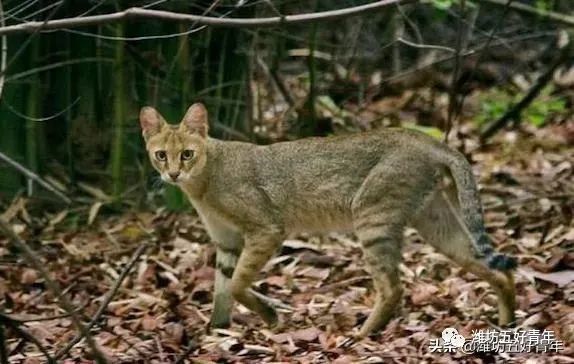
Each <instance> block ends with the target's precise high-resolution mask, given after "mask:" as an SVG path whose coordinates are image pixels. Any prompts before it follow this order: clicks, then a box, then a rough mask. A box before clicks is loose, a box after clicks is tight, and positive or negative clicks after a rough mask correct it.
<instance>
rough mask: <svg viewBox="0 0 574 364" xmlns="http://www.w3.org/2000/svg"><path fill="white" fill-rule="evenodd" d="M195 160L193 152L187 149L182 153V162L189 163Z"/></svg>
mask: <svg viewBox="0 0 574 364" xmlns="http://www.w3.org/2000/svg"><path fill="white" fill-rule="evenodd" d="M191 158H193V150H190V149H186V150H184V151H183V152H181V160H184V161H188V160H190V159H191Z"/></svg>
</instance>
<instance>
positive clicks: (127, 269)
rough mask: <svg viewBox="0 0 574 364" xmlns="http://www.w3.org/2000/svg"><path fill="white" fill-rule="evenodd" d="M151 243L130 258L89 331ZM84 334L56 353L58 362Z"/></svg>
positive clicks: (93, 318) (91, 322)
mask: <svg viewBox="0 0 574 364" xmlns="http://www.w3.org/2000/svg"><path fill="white" fill-rule="evenodd" d="M149 245H150V244H149V243H144V244H142V245H140V246H139V247H138V248H137V250H136V251H135V252H134V253H133V255H132V257H131V258H130V261H129V262H128V264H127V265H126V266H125V267H124V269H123V270H122V272H121V273H120V276H119V277H118V278H117V279H116V281H115V282H114V285H113V287H112V288H111V289H110V290H109V291H108V293H107V295H106V297H105V298H104V300H103V301H102V303H101V304H100V307H99V308H98V311H97V312H96V314H95V315H94V317H92V319H91V320H90V322H89V323H88V326H87V329H88V331H89V330H91V329H92V327H94V325H95V324H96V323H97V322H98V321H99V320H100V317H101V316H102V315H103V314H104V311H105V310H106V309H107V308H108V305H109V304H110V302H111V301H112V299H113V298H114V296H115V295H116V293H117V292H118V289H119V288H120V286H121V285H122V283H123V281H124V279H125V278H126V277H127V275H128V273H129V272H130V271H131V270H132V268H133V267H134V265H135V264H136V262H137V261H138V259H139V258H140V257H141V255H142V254H143V253H144V252H145V251H146V249H147V248H148V247H149ZM84 337H85V336H84V333H82V332H80V334H79V335H76V336H75V337H74V338H73V339H72V341H70V342H69V343H68V344H67V345H66V346H65V347H64V348H63V349H62V350H60V351H58V352H57V353H56V356H55V359H56V360H60V359H62V357H63V356H64V355H66V354H68V352H69V351H70V350H72V348H73V347H74V346H75V345H76V344H77V343H79V342H80V341H81V340H82V339H83V338H84Z"/></svg>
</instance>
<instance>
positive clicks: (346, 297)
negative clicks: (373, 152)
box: [0, 129, 574, 364]
mask: <svg viewBox="0 0 574 364" xmlns="http://www.w3.org/2000/svg"><path fill="white" fill-rule="evenodd" d="M543 130H544V129H541V130H540V135H542V136H541V137H539V138H544V135H545V134H546V133H547V131H545V130H544V131H543ZM508 133H514V132H508ZM508 133H507V134H508ZM467 137H468V136H467ZM508 137H509V136H508V135H506V134H504V135H501V137H500V139H499V140H498V141H495V142H494V143H501V142H502V143H503V144H499V145H498V148H499V149H497V148H494V147H493V146H492V145H490V146H486V147H485V148H481V149H475V150H473V151H472V157H473V160H474V162H476V164H475V167H476V172H477V175H478V177H479V182H480V185H481V193H482V197H483V202H484V209H485V219H486V222H487V228H488V231H489V233H490V234H491V236H492V237H493V240H494V241H495V243H496V245H497V246H498V249H499V250H503V251H505V252H509V253H512V254H514V255H516V256H517V257H518V259H519V261H520V268H519V269H518V271H517V272H516V274H515V278H516V286H517V306H518V307H517V308H518V311H517V317H518V323H517V324H518V326H519V327H520V328H525V329H526V328H537V329H540V330H543V329H548V330H553V331H554V332H555V333H556V336H557V338H558V339H560V340H562V341H563V342H564V343H565V344H566V349H565V350H564V351H561V352H559V353H549V354H544V355H542V354H530V353H522V354H506V355H504V356H498V358H496V357H495V356H494V354H492V353H487V354H484V355H465V354H462V353H457V354H437V353H430V352H429V349H428V348H429V340H430V339H432V338H438V337H440V333H441V331H442V330H443V329H444V328H446V327H455V328H457V329H458V330H459V332H460V333H462V334H464V335H465V336H466V337H467V338H468V337H470V335H471V333H472V331H473V330H477V329H488V328H495V327H496V324H495V323H496V299H495V296H494V294H493V292H492V291H491V290H490V288H489V286H488V285H487V284H486V283H484V282H482V281H480V280H478V279H477V278H476V277H474V276H472V275H471V274H469V273H467V272H464V271H463V270H462V269H461V268H459V267H458V266H455V265H454V264H452V263H451V262H450V261H449V260H448V259H447V258H445V257H443V256H442V255H440V254H437V253H436V252H434V251H433V249H432V248H430V247H429V246H427V245H425V244H424V243H423V242H422V240H421V239H420V237H418V235H417V234H416V232H414V231H410V230H409V231H407V232H406V243H405V246H404V254H403V257H404V262H403V264H402V265H401V271H402V280H403V284H404V286H405V294H404V299H403V305H402V306H401V307H400V308H399V309H398V312H397V316H396V317H395V318H394V319H393V320H392V321H391V322H390V323H389V324H388V325H387V327H386V328H385V329H384V330H382V331H381V332H380V333H378V334H376V335H373V336H372V337H370V338H367V339H363V340H360V341H358V340H356V339H354V338H353V334H356V333H357V332H358V328H359V327H360V325H361V323H362V322H363V321H364V320H365V319H366V317H367V315H368V313H369V312H370V310H371V307H372V304H373V302H374V292H373V289H372V284H371V282H370V278H369V276H368V274H367V273H366V271H365V265H364V263H363V261H362V259H361V251H360V244H358V242H357V241H356V239H355V238H354V237H353V236H351V235H339V234H330V235H328V236H326V237H322V238H321V239H318V238H316V237H311V236H306V235H301V236H296V237H292V238H291V239H289V240H288V241H286V243H285V244H284V246H283V248H282V250H281V251H280V252H279V254H278V256H277V257H276V258H274V259H273V260H272V261H271V262H270V263H269V264H267V266H266V267H265V269H264V273H262V275H261V276H260V280H259V281H258V282H257V284H256V285H255V286H254V288H255V289H256V290H258V291H259V292H260V293H261V294H265V295H266V296H268V297H270V298H272V299H273V300H275V301H276V302H278V304H277V305H278V306H279V308H278V310H279V312H280V316H281V321H282V328H281V329H280V330H278V331H277V330H276V331H273V330H270V329H269V328H267V327H266V326H265V325H264V324H263V323H262V321H261V320H260V319H259V318H258V317H257V316H255V315H254V314H253V313H251V312H249V311H247V310H246V309H245V308H243V307H240V306H237V307H235V308H234V322H233V324H232V326H231V327H230V328H229V329H217V330H209V329H208V326H209V317H210V314H211V309H212V306H211V301H212V298H213V280H214V274H215V272H214V268H213V266H214V259H215V258H214V254H215V253H214V252H215V250H214V249H213V247H212V246H211V245H210V244H208V241H209V239H208V238H207V236H206V233H205V231H204V230H203V228H202V225H201V223H200V222H199V220H198V217H197V216H196V215H195V214H193V213H181V214H175V213H168V212H166V211H165V210H163V209H158V210H156V211H144V212H132V213H126V214H123V215H115V216H106V215H102V213H101V211H100V208H101V205H100V204H99V203H95V204H94V205H92V207H91V208H90V209H89V211H88V218H87V220H85V221H86V222H87V224H86V225H85V226H81V227H74V228H72V229H70V228H69V227H68V226H67V223H66V221H67V220H66V219H67V218H68V217H69V216H71V215H73V213H72V212H70V211H68V210H64V211H58V212H55V213H51V214H47V213H44V214H40V213H32V212H29V211H28V209H29V208H30V210H33V208H32V207H29V206H28V205H29V203H28V201H26V200H25V199H22V198H20V199H17V200H15V201H14V202H13V204H12V206H11V207H10V208H9V209H8V210H7V211H6V212H5V213H4V217H5V218H6V219H8V220H9V221H10V222H11V224H12V225H13V227H14V229H15V230H16V231H17V232H18V233H19V235H20V236H21V237H22V238H24V239H26V241H27V242H28V243H29V244H31V246H32V247H33V248H34V249H35V250H36V251H37V252H38V253H39V254H40V255H41V256H42V259H43V261H44V263H45V264H46V266H47V267H48V268H49V270H50V272H51V273H52V275H53V277H54V279H56V280H57V281H58V282H59V283H60V284H61V285H62V287H64V288H65V293H66V294H67V295H68V297H69V298H70V299H71V300H72V302H73V303H74V304H75V305H76V306H77V307H79V308H80V309H81V310H82V311H81V312H82V314H83V317H85V319H86V321H88V320H90V318H91V317H92V316H93V315H94V314H95V312H96V310H97V308H98V305H99V304H100V303H101V301H102V299H103V297H104V296H105V295H106V293H107V292H108V290H109V289H110V288H111V287H112V285H113V284H114V281H115V280H116V279H117V277H118V275H119V272H120V271H121V270H122V268H123V266H124V265H125V264H127V262H128V260H129V258H130V256H131V254H132V252H133V251H134V250H135V249H136V248H137V247H138V246H139V245H140V244H142V242H143V241H150V240H152V241H154V243H153V244H152V247H151V248H149V249H148V250H147V252H146V253H145V254H144V255H143V256H142V257H141V259H140V260H139V261H138V262H137V263H136V265H135V267H134V269H133V270H132V271H131V273H130V274H129V275H128V277H127V278H126V280H125V281H124V282H123V284H122V285H121V287H120V288H119V290H118V292H117V294H116V295H115V297H114V298H113V300H112V302H111V303H110V304H109V305H108V307H107V309H106V311H105V312H104V315H103V316H102V319H101V320H100V322H98V323H97V325H96V326H95V328H94V329H93V330H92V332H93V336H94V338H95V340H96V342H97V343H98V345H99V347H100V348H101V349H102V351H103V352H104V353H105V354H106V356H107V357H108V358H109V359H110V362H114V363H132V362H149V363H171V362H177V361H178V360H180V362H181V363H192V362H193V363H233V362H247V363H249V362H269V363H271V362H273V363H292V362H296V363H331V362H333V363H341V364H342V363H376V362H385V363H387V362H388V363H423V362H424V363H454V362H467V363H490V362H494V361H495V360H504V361H509V362H522V361H526V362H529V363H562V362H573V361H572V359H571V358H572V355H574V350H573V348H572V346H571V343H572V342H573V341H574V309H573V307H574V282H573V280H574V255H573V254H574V253H573V248H574V222H573V216H574V166H573V163H574V162H573V161H574V151H573V148H571V147H570V146H568V145H566V146H562V147H561V148H559V149H556V148H555V147H554V148H549V149H545V148H542V147H541V145H540V144H537V143H538V141H539V143H543V141H541V140H539V138H537V136H536V135H528V136H524V135H518V136H516V135H513V136H512V138H513V139H512V140H514V142H512V143H508V140H507V138H508ZM505 138H506V139H505ZM502 145H503V146H502ZM499 150H502V152H499ZM35 221H43V222H44V223H43V225H39V224H40V223H36V224H34V222H35ZM38 226H41V228H38ZM0 262H1V263H0V297H1V302H0V303H1V305H2V313H3V314H4V315H7V316H9V317H12V318H14V319H15V320H19V321H18V322H19V325H20V328H21V329H23V330H25V331H26V332H27V333H29V334H30V335H33V336H34V337H35V338H36V339H37V340H38V341H39V342H40V343H41V344H42V345H43V346H44V347H45V348H47V350H48V351H49V352H50V353H52V354H53V353H55V352H56V351H57V350H58V349H60V348H61V347H62V346H63V345H64V344H65V343H67V342H68V341H70V340H71V339H72V337H73V336H74V335H75V334H76V333H75V332H74V331H73V326H72V325H71V322H70V320H69V319H68V318H67V317H65V315H62V314H63V312H62V311H61V309H60V308H59V306H58V305H57V303H56V300H55V297H53V295H52V293H51V292H49V291H48V290H47V288H46V287H45V284H44V282H43V281H42V279H41V278H40V277H39V275H38V274H37V273H36V272H35V271H34V270H33V269H31V268H30V267H28V266H27V265H26V263H25V262H24V261H23V260H22V258H21V256H20V255H18V253H17V252H15V251H13V250H12V249H11V248H10V246H9V245H8V244H7V241H6V239H4V238H0ZM38 318H52V319H49V320H37V321H35V319H38ZM6 335H7V336H6V337H7V340H6V346H7V352H8V354H9V355H10V362H13V363H27V364H31V363H42V362H45V358H44V356H43V354H42V353H41V352H40V351H39V350H38V348H37V346H35V345H34V344H33V343H31V342H30V341H29V340H25V339H23V338H22V337H21V336H20V335H17V334H16V333H15V332H14V331H13V330H12V329H10V328H6ZM88 352H89V349H88V348H87V346H86V344H85V342H84V341H81V342H80V343H79V344H77V345H76V346H75V347H74V348H73V349H72V350H71V351H70V353H69V355H68V356H67V358H66V359H65V361H64V362H65V363H90V362H91V360H90V357H89V354H88Z"/></svg>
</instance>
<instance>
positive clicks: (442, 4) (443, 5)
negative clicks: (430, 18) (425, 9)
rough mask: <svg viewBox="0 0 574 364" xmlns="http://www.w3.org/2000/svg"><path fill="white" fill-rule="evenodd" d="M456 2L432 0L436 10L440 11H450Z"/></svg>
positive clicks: (453, 0) (452, 0) (451, 0)
mask: <svg viewBox="0 0 574 364" xmlns="http://www.w3.org/2000/svg"><path fill="white" fill-rule="evenodd" d="M455 2H456V0H432V4H433V6H434V7H435V8H437V9H440V10H446V9H450V8H451V7H452V5H453V4H454V3H455Z"/></svg>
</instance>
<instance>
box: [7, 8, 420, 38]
mask: <svg viewBox="0 0 574 364" xmlns="http://www.w3.org/2000/svg"><path fill="white" fill-rule="evenodd" d="M414 2H419V0H381V1H376V2H373V3H370V4H364V5H359V6H353V7H349V8H344V9H338V10H329V11H322V12H315V13H308V14H297V15H285V16H274V17H269V18H251V19H245V18H219V17H212V16H202V15H193V14H182V13H175V12H170V11H162V10H151V9H143V8H130V9H126V10H123V11H118V12H116V13H111V14H103V15H92V16H85V17H74V18H64V19H56V20H50V21H31V22H26V23H21V24H16V25H9V26H5V27H0V35H8V34H18V33H31V32H34V31H38V30H58V29H70V28H79V27H87V26H93V25H102V24H109V23H116V22H119V21H124V20H128V19H162V20H169V21H176V22H186V23H194V24H197V25H211V26H214V27H228V28H258V27H271V26H277V25H293V24H297V25H300V24H306V23H313V22H318V21H328V20H329V21H330V20H336V19H341V18H346V17H350V16H355V15H359V14H362V13H367V12H372V11H374V10H377V9H380V8H384V7H388V6H391V5H397V4H401V5H402V4H408V3H414Z"/></svg>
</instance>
